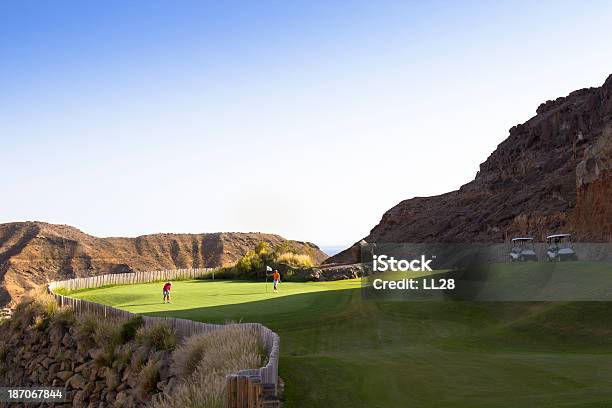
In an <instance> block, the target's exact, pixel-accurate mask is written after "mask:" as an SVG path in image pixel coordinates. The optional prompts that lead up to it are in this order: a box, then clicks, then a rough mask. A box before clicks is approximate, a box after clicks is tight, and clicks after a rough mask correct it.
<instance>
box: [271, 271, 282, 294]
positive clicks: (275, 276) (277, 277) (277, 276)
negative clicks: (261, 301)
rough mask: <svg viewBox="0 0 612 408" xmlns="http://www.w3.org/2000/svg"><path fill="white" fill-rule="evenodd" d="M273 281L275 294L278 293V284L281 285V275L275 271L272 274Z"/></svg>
mask: <svg viewBox="0 0 612 408" xmlns="http://www.w3.org/2000/svg"><path fill="white" fill-rule="evenodd" d="M272 280H273V281H274V293H276V292H278V284H279V283H280V273H278V270H277V269H275V270H274V273H273V274H272Z"/></svg>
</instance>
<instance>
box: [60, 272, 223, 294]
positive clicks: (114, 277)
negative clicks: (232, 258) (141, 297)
mask: <svg viewBox="0 0 612 408" xmlns="http://www.w3.org/2000/svg"><path fill="white" fill-rule="evenodd" d="M209 276H210V277H212V278H213V279H214V277H215V269H214V268H194V269H164V270H159V271H150V272H130V273H112V274H108V275H98V276H90V277H88V278H74V279H68V280H63V281H57V282H51V283H49V288H50V289H51V290H55V289H58V288H64V289H67V290H70V291H72V290H81V289H91V288H99V287H100V286H107V285H132V284H135V283H148V282H157V281H163V280H165V281H168V280H178V279H196V278H204V277H209Z"/></svg>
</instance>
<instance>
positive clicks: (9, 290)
mask: <svg viewBox="0 0 612 408" xmlns="http://www.w3.org/2000/svg"><path fill="white" fill-rule="evenodd" d="M259 242H269V243H271V244H273V245H274V244H279V243H282V242H289V243H290V245H291V247H293V248H295V249H296V252H301V253H308V254H310V255H311V256H312V258H313V259H314V260H315V262H317V263H320V262H322V261H323V260H324V259H325V258H326V257H327V255H325V254H324V253H323V252H321V251H320V250H319V248H318V247H317V246H316V245H314V244H311V243H307V242H299V241H287V240H286V239H284V238H282V237H280V236H278V235H273V234H261V233H212V234H153V235H144V236H140V237H137V238H97V237H94V236H91V235H88V234H85V233H83V232H81V231H79V230H78V229H76V228H73V227H70V226H66V225H54V224H47V223H42V222H17V223H9V224H0V305H5V304H8V303H9V302H12V301H15V300H16V299H18V298H19V297H20V296H21V295H22V294H23V293H24V291H26V290H28V289H30V288H32V287H34V286H37V285H40V284H41V283H46V282H48V281H51V280H61V279H67V278H74V277H84V276H93V275H100V274H105V273H121V272H130V271H147V270H155V269H174V268H201V267H218V266H228V265H231V264H233V263H234V262H236V261H237V260H238V259H239V258H240V257H241V256H243V255H244V254H245V253H246V251H248V250H250V249H253V248H254V247H255V245H257V244H258V243H259Z"/></svg>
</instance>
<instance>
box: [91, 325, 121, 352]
mask: <svg viewBox="0 0 612 408" xmlns="http://www.w3.org/2000/svg"><path fill="white" fill-rule="evenodd" d="M122 326H123V325H122V324H121V323H117V322H115V321H112V320H104V319H100V320H97V325H96V327H95V329H94V335H93V337H94V341H95V342H96V344H97V345H98V347H101V348H103V349H105V350H114V349H115V347H116V346H118V345H120V344H122V342H121V330H122Z"/></svg>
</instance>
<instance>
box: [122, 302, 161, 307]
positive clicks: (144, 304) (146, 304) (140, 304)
mask: <svg viewBox="0 0 612 408" xmlns="http://www.w3.org/2000/svg"><path fill="white" fill-rule="evenodd" d="M160 303H163V302H155V303H134V304H131V305H122V307H130V306H152V305H159V304H160Z"/></svg>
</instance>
